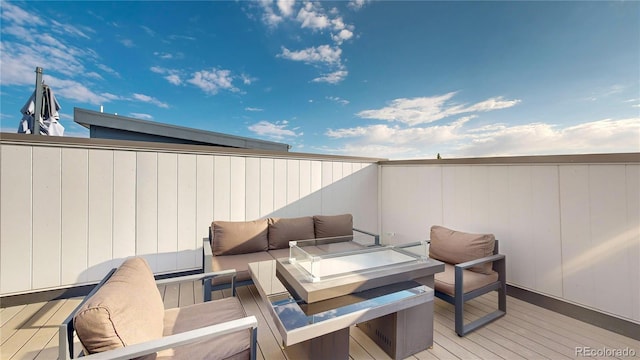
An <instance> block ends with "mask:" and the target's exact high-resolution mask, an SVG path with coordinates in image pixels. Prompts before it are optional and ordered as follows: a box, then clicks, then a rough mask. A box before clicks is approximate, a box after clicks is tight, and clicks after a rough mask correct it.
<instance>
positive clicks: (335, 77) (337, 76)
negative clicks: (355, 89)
mask: <svg viewBox="0 0 640 360" xmlns="http://www.w3.org/2000/svg"><path fill="white" fill-rule="evenodd" d="M348 74H349V72H348V71H346V70H338V71H334V72H331V73H328V74H324V75H321V76H319V77H317V78H315V79H313V80H311V81H312V82H326V83H329V84H337V83H339V82H341V81H342V80H344V79H345V78H346V77H347V75H348Z"/></svg>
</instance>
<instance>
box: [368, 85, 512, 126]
mask: <svg viewBox="0 0 640 360" xmlns="http://www.w3.org/2000/svg"><path fill="white" fill-rule="evenodd" d="M455 94H456V93H455V92H450V93H447V94H444V95H438V96H431V97H418V98H412V99H406V98H401V99H395V100H393V101H391V104H390V105H388V106H385V107H383V108H380V109H371V110H363V111H360V112H359V113H358V114H357V116H359V117H361V118H365V119H377V120H386V121H391V122H400V123H403V124H407V125H418V124H425V123H430V122H434V121H438V120H441V119H444V118H446V117H449V116H453V115H458V114H464V113H474V112H486V111H492V110H498V109H505V108H509V107H512V106H515V105H517V104H518V103H520V100H505V99H504V98H503V97H494V98H490V99H487V100H484V101H481V102H479V103H476V104H473V105H461V104H455V103H451V102H450V101H449V100H451V98H452V97H453V96H454V95H455Z"/></svg>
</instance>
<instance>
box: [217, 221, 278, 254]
mask: <svg viewBox="0 0 640 360" xmlns="http://www.w3.org/2000/svg"><path fill="white" fill-rule="evenodd" d="M268 226H269V225H268V223H267V219H261V220H255V221H214V222H213V223H212V224H211V228H212V229H213V244H212V249H211V250H212V251H213V255H235V254H246V253H251V252H256V251H267V249H268V247H269V242H268V240H267V231H268Z"/></svg>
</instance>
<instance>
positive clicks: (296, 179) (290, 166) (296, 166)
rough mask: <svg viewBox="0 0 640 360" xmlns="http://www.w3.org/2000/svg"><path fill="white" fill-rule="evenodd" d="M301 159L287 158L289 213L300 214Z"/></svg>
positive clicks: (291, 214) (290, 214)
mask: <svg viewBox="0 0 640 360" xmlns="http://www.w3.org/2000/svg"><path fill="white" fill-rule="evenodd" d="M298 200H300V161H299V160H295V159H294V160H291V159H288V160H287V214H289V216H298V215H300V204H299V203H298Z"/></svg>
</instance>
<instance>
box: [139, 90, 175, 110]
mask: <svg viewBox="0 0 640 360" xmlns="http://www.w3.org/2000/svg"><path fill="white" fill-rule="evenodd" d="M133 99H134V100H137V101H141V102H144V103H149V104H153V105H156V106H158V107H161V108H165V109H167V108H169V105H168V104H167V103H165V102H162V101H160V100H158V99H156V98H154V97H152V96H149V95H144V94H133Z"/></svg>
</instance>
